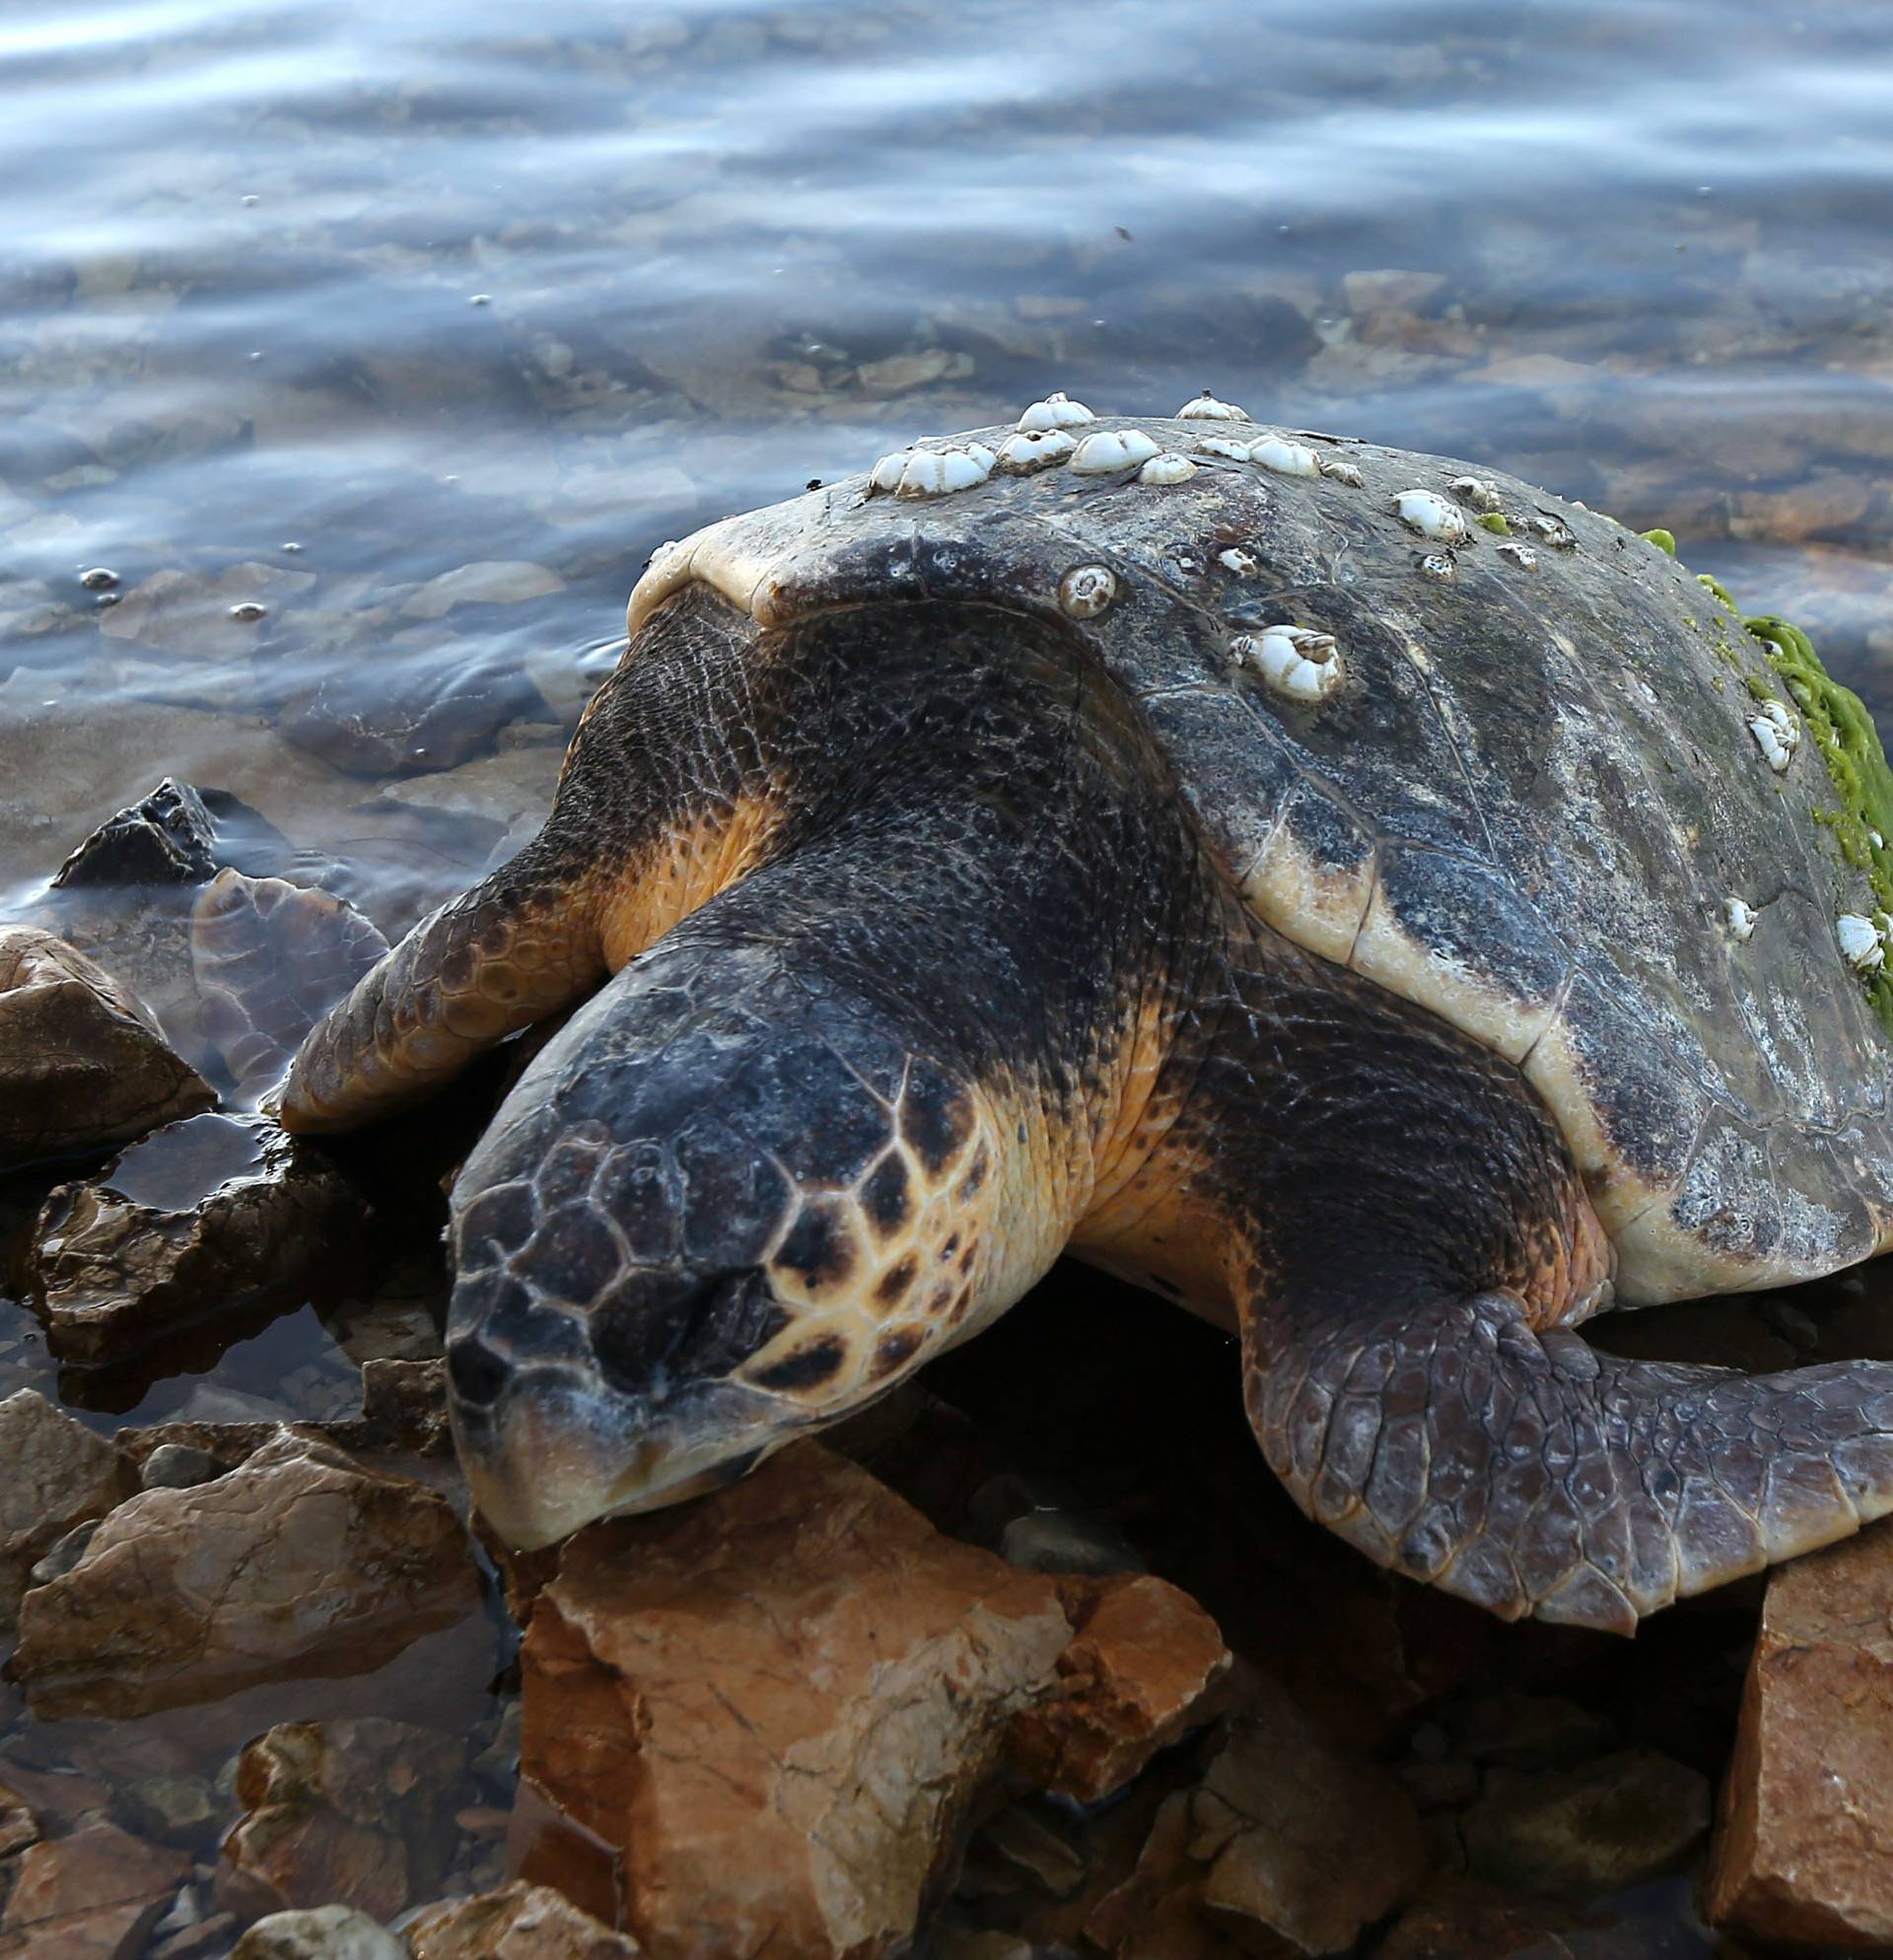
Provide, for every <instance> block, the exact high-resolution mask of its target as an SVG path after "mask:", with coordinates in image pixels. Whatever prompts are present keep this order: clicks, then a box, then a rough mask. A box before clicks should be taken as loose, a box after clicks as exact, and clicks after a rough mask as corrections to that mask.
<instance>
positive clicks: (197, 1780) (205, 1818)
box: [118, 1776, 224, 1845]
mask: <svg viewBox="0 0 1893 1960" xmlns="http://www.w3.org/2000/svg"><path fill="white" fill-rule="evenodd" d="M118 1808H119V1812H120V1814H121V1815H122V1816H123V1817H124V1819H125V1821H126V1822H127V1823H128V1824H130V1825H131V1826H132V1827H133V1829H135V1830H136V1831H137V1832H138V1833H139V1834H140V1835H141V1836H143V1837H147V1838H157V1839H159V1840H161V1841H163V1842H165V1843H181V1844H185V1845H194V1844H197V1843H200V1842H201V1841H202V1839H203V1837H204V1835H205V1833H206V1831H207V1830H208V1828H209V1826H210V1824H211V1823H212V1821H213V1820H214V1819H215V1818H217V1817H218V1816H219V1815H221V1814H222V1811H223V1808H224V1806H223V1804H222V1802H221V1801H220V1800H219V1798H218V1795H217V1792H216V1790H215V1788H214V1787H213V1786H212V1785H211V1782H210V1780H209V1779H208V1778H207V1777H189V1776H155V1777H139V1778H137V1779H136V1780H135V1781H134V1782H132V1783H129V1784H127V1785H125V1786H124V1787H123V1789H121V1790H120V1791H119V1793H118Z"/></svg>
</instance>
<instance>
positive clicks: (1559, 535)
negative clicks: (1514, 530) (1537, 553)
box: [1530, 511, 1578, 551]
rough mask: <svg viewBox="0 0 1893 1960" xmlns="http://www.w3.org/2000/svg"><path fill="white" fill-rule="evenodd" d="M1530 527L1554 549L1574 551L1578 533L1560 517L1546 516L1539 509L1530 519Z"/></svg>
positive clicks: (1576, 547)
mask: <svg viewBox="0 0 1893 1960" xmlns="http://www.w3.org/2000/svg"><path fill="white" fill-rule="evenodd" d="M1530 522H1531V527H1532V529H1533V530H1535V531H1536V532H1537V533H1538V535H1539V536H1540V537H1542V538H1543V539H1544V540H1545V542H1546V543H1547V544H1549V545H1550V546H1551V548H1552V549H1553V550H1554V551H1576V550H1577V549H1578V533H1577V532H1576V531H1575V530H1573V529H1572V527H1571V526H1570V525H1568V524H1566V523H1565V522H1564V521H1563V520H1562V519H1561V518H1548V517H1546V515H1545V514H1544V512H1543V511H1540V512H1539V513H1538V514H1537V515H1536V516H1535V517H1533V518H1532V519H1531V521H1530Z"/></svg>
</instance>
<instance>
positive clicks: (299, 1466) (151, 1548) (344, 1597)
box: [12, 1430, 480, 1719]
mask: <svg viewBox="0 0 1893 1960" xmlns="http://www.w3.org/2000/svg"><path fill="white" fill-rule="evenodd" d="M479 1599H480V1578H479V1575H478V1573H477V1571H476V1570H475V1568H474V1565H473V1561H472V1557H471V1548H470V1546H469V1543H468V1540H467V1537H466V1533H465V1531H464V1529H463V1528H462V1527H461V1524H460V1521H459V1519H458V1518H457V1517H456V1515H455V1513H454V1509H453V1507H452V1505H449V1504H448V1502H447V1501H446V1499H444V1498H443V1497H441V1496H440V1495H439V1494H438V1493H437V1492H435V1491H431V1490H429V1489H427V1488H426V1487H425V1486H424V1485H421V1484H417V1483H414V1482H412V1481H411V1480H410V1479H408V1478H405V1477H394V1476H389V1475H386V1474H385V1473H383V1472H379V1471H373V1470H369V1469H366V1468H365V1467H364V1466H363V1465H361V1464H359V1463H357V1462H355V1461H354V1460H353V1459H352V1458H351V1457H349V1456H347V1455H346V1454H345V1453H344V1452H343V1451H341V1450H339V1449H337V1448H335V1447H334V1446H333V1445H332V1444H328V1443H324V1442H319V1441H316V1440H315V1439H313V1438H311V1437H308V1436H303V1435H296V1434H295V1433H293V1432H291V1431H287V1430H285V1431H283V1432H281V1433H279V1435H278V1436H277V1437H276V1439H275V1440H274V1441H272V1442H270V1443H267V1444H265V1445H264V1447H262V1448H261V1449H259V1450H257V1452H256V1453H255V1454H254V1455H253V1456H251V1457H250V1458H249V1460H248V1461H247V1462H245V1463H244V1464H243V1465H242V1466H241V1467H240V1468H238V1469H236V1470H233V1471H231V1472H230V1473H229V1474H228V1475H226V1476H223V1477H220V1478H218V1479H217V1480H216V1482H215V1483H210V1484H202V1485H199V1486H197V1487H196V1488H195V1489H192V1490H183V1491H178V1490H159V1491H145V1492H142V1493H140V1494H139V1495H138V1496H136V1497H133V1498H131V1499H129V1500H128V1501H127V1502H126V1503H124V1504H121V1505H119V1506H118V1507H117V1509H116V1510H114V1511H113V1512H112V1513H111V1515H110V1516H109V1517H108V1518H107V1519H106V1520H105V1523H104V1524H103V1525H101V1527H100V1529H99V1530H98V1532H97V1533H96V1534H95V1535H94V1537H93V1540H92V1543H91V1544H90V1545H89V1546H88V1547H87V1549H86V1554H85V1556H84V1558H83V1559H81V1560H80V1562H79V1564H78V1565H77V1566H76V1567H74V1569H73V1570H72V1571H71V1572H70V1573H68V1574H67V1575H65V1576H64V1577H63V1578H59V1579H55V1580H54V1581H53V1582H52V1583H51V1584H50V1585H45V1586H40V1587H38V1588H37V1589H35V1591H33V1592H31V1593H29V1594H28V1595H27V1598H26V1600H25V1602H24V1604H23V1608H22V1612H21V1630H20V1645H19V1647H18V1648H17V1650H16V1651H15V1654H14V1658H13V1663H12V1671H13V1675H14V1678H15V1679H16V1680H18V1681H19V1682H20V1683H21V1684H22V1685H23V1686H24V1687H25V1689H26V1694H27V1702H28V1706H29V1707H30V1708H31V1709H32V1710H33V1711H34V1712H35V1714H37V1715H43V1716H45V1717H47V1718H49V1719H53V1718H58V1717H62V1716H66V1715H106V1716H114V1717H118V1718H124V1719H128V1718H130V1717H132V1716H135V1715H147V1714H150V1713H152V1712H153V1711H155V1710H158V1709H169V1708H182V1707H188V1706H190V1705H192V1704H194V1703H199V1702H204V1701H211V1700H217V1699H220V1698H223V1697H227V1696H230V1695H233V1694H235V1693H236V1692H237V1691H238V1690H240V1689H242V1688H245V1687H247V1686H249V1685H251V1684H252V1683H256V1682H271V1681H294V1680H297V1679H299V1678H300V1677H301V1676H303V1675H304V1674H318V1673H321V1672H323V1671H328V1672H332V1673H342V1674H360V1673H367V1672H370V1671H372V1670H373V1669H374V1668H376V1667H377V1666H379V1665H382V1664H384V1663H386V1661H387V1660H389V1659H390V1658H391V1657H392V1656H393V1655H395V1654H397V1653H399V1652H401V1651H402V1650H403V1649H404V1648H406V1647H407V1646H408V1645H411V1644H412V1643H413V1642H415V1641H417V1640H419V1639H420V1638H421V1636H423V1635H424V1634H427V1633H431V1632H434V1631H436V1630H438V1629H440V1628H443V1627H447V1626H452V1625H456V1624H457V1623H458V1622H460V1621H461V1620H463V1619H465V1618H467V1617H468V1616H469V1615H471V1614H473V1613H475V1612H477V1610H478V1606H479Z"/></svg>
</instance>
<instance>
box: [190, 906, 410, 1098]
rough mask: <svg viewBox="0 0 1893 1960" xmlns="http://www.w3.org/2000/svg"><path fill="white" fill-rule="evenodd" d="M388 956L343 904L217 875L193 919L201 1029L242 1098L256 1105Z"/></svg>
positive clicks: (367, 927) (369, 926)
mask: <svg viewBox="0 0 1893 1960" xmlns="http://www.w3.org/2000/svg"><path fill="white" fill-rule="evenodd" d="M386 950H387V942H386V940H385V939H384V938H383V937H382V935H381V933H380V932H379V931H378V930H377V929H376V928H375V927H374V926H373V925H372V924H370V922H369V921H368V920H367V919H365V918H363V917H362V915H361V914H360V913H359V912H358V911H356V909H355V908H354V906H352V905H351V904H350V903H349V902H348V900H347V899H345V898H337V897H335V896H334V895H333V894H331V893H329V892H326V891H320V890H315V889H312V888H310V887H306V886H303V885H299V884H291V883H290V882H289V881H288V880H287V879H284V878H279V877H265V878H255V877H245V875H243V873H241V872H236V871H228V870H226V871H222V872H219V873H218V874H217V875H216V876H215V877H214V878H213V879H212V880H211V881H210V883H209V884H207V885H206V886H205V887H204V889H203V890H202V891H201V892H200V893H199V894H198V897H197V902H196V904H195V905H194V906H193V907H192V908H191V915H190V964H191V971H192V974H193V976H194V978H195V980H196V983H197V992H198V994H199V995H200V996H201V997H202V999H203V1003H204V1021H205V1025H206V1027H207V1029H208V1032H209V1034H210V1037H211V1039H212V1040H213V1041H214V1042H215V1043H216V1045H217V1050H218V1053H219V1054H221V1055H222V1057H223V1059H224V1064H225V1066H226V1067H227V1068H228V1069H229V1070H230V1074H231V1078H232V1080H233V1081H234V1082H235V1083H236V1085H237V1089H238V1093H239V1095H240V1096H242V1097H243V1098H245V1100H246V1101H253V1100H254V1099H255V1097H257V1096H258V1095H260V1094H261V1093H262V1091H263V1090H264V1089H266V1088H268V1087H269V1086H270V1085H272V1084H273V1083H275V1082H276V1080H277V1079H278V1078H279V1077H280V1076H281V1075H282V1073H283V1071H284V1069H286V1068H287V1067H288V1065H289V1058H290V1057H291V1056H292V1055H293V1054H294V1053H295V1052H296V1046H297V1044H298V1043H299V1042H300V1041H301V1040H302V1038H303V1036H304V1035H305V1034H307V1033H308V1032H309V1030H310V1029H311V1028H312V1027H314V1026H315V1023H316V1021H317V1020H319V1019H320V1018H321V1016H322V1015H324V1014H325V1013H326V1012H327V1011H328V1010H329V1009H330V1008H331V1007H333V1006H334V1004H335V1003H336V1002H337V1001H339V1000H340V999H341V998H342V996H343V995H344V994H346V993H347V992H348V991H349V989H350V988H351V987H353V986H354V984H355V983H356V981H357V980H359V979H360V978H361V977H362V975H363V974H364V973H366V972H367V971H368V969H369V968H370V967H371V966H373V965H374V964H375V962H376V961H377V960H378V959H380V958H381V956H382V954H383V953H385V952H386Z"/></svg>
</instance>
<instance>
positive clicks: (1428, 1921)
mask: <svg viewBox="0 0 1893 1960" xmlns="http://www.w3.org/2000/svg"><path fill="white" fill-rule="evenodd" d="M1608 1925H1609V1922H1608V1921H1607V1920H1606V1919H1605V1918H1604V1917H1603V1916H1602V1915H1601V1914H1597V1913H1588V1912H1585V1911H1584V1910H1583V1909H1582V1908H1581V1907H1578V1906H1573V1905H1570V1904H1567V1903H1564V1902H1562V1901H1556V1900H1549V1899H1537V1898H1532V1897H1530V1896H1529V1895H1526V1894H1521V1893H1517V1892H1507V1891H1503V1890H1501V1889H1500V1888H1499V1887H1498V1886H1496V1885H1486V1884H1482V1883H1481V1882H1480V1881H1479V1880H1478V1879H1476V1878H1464V1877H1461V1876H1459V1875H1458V1874H1456V1873H1455V1874H1449V1875H1444V1876H1441V1877H1438V1878H1435V1879H1433V1880H1432V1881H1430V1882H1429V1884H1428V1885H1427V1888H1426V1890H1425V1891H1424V1892H1423V1893H1422V1894H1421V1895H1420V1897H1419V1898H1417V1899H1416V1900H1415V1901H1414V1902H1413V1904H1412V1905H1411V1906H1409V1907H1408V1908H1407V1910H1406V1911H1405V1912H1404V1913H1402V1914H1401V1915H1400V1918H1399V1919H1398V1921H1397V1922H1396V1923H1395V1924H1394V1925H1393V1926H1392V1927H1391V1928H1390V1929H1389V1931H1388V1933H1387V1936H1386V1939H1385V1940H1384V1941H1383V1942H1382V1944H1381V1945H1380V1947H1379V1949H1378V1950H1377V1952H1376V1953H1375V1956H1374V1960H1505V1956H1507V1955H1513V1954H1522V1953H1526V1952H1534V1953H1539V1954H1541V1955H1549V1954H1552V1953H1556V1952H1557V1951H1558V1950H1559V1949H1558V1948H1557V1947H1556V1946H1554V1945H1551V1944H1550V1942H1552V1941H1555V1940H1558V1939H1561V1938H1562V1937H1563V1936H1564V1935H1566V1934H1569V1933H1574V1932H1591V1931H1598V1930H1602V1929H1603V1928H1605V1927H1607V1926H1608Z"/></svg>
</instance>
